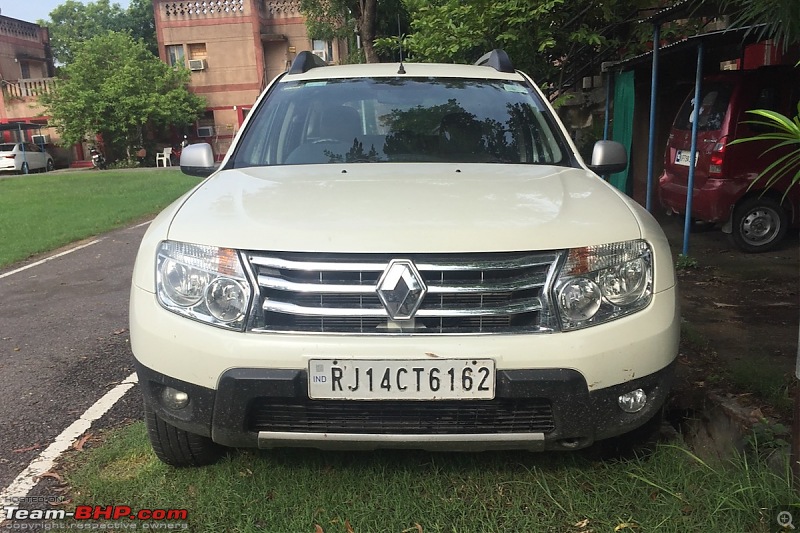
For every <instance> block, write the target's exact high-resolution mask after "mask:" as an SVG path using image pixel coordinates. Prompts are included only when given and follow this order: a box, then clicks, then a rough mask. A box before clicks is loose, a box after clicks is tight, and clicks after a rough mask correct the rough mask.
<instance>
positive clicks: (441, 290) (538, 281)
mask: <svg viewBox="0 0 800 533" xmlns="http://www.w3.org/2000/svg"><path fill="white" fill-rule="evenodd" d="M544 281H545V276H544V275H541V276H536V277H534V278H530V279H520V280H517V281H511V282H506V283H496V284H493V285H492V291H493V292H507V291H521V290H525V289H533V288H536V287H541V286H542V285H544ZM258 284H259V286H261V287H266V288H268V289H275V290H280V291H289V292H302V293H323V294H374V293H375V283H368V284H363V282H362V283H359V284H357V285H346V284H339V283H323V282H320V283H298V282H294V281H289V280H285V279H277V278H273V277H270V276H263V275H262V276H258ZM465 292H474V293H485V292H486V285H485V284H484V283H461V284H445V283H444V281H442V282H440V284H429V285H428V293H429V294H456V293H465Z"/></svg>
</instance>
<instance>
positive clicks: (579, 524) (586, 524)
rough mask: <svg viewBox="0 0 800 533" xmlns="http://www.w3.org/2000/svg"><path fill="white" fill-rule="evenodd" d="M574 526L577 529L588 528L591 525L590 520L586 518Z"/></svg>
mask: <svg viewBox="0 0 800 533" xmlns="http://www.w3.org/2000/svg"><path fill="white" fill-rule="evenodd" d="M572 525H573V526H575V527H586V526H588V525H589V519H588V518H584V519H583V520H581V521H580V522H576V523H575V524H572Z"/></svg>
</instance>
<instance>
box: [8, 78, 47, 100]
mask: <svg viewBox="0 0 800 533" xmlns="http://www.w3.org/2000/svg"><path fill="white" fill-rule="evenodd" d="M54 84H55V78H29V79H20V80H17V81H16V82H11V81H3V82H2V85H3V97H4V98H5V99H6V100H13V99H24V98H35V97H37V96H39V95H40V94H42V93H49V92H50V91H51V90H52V88H53V85H54Z"/></svg>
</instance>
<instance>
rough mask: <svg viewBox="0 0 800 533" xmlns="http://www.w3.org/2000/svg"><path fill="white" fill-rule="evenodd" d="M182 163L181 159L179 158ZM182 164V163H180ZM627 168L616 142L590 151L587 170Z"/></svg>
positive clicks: (602, 171) (622, 149)
mask: <svg viewBox="0 0 800 533" xmlns="http://www.w3.org/2000/svg"><path fill="white" fill-rule="evenodd" d="M181 162H183V158H181ZM181 164H183V163H181ZM627 166H628V152H627V150H625V147H624V146H622V144H620V143H618V142H616V141H597V142H596V143H594V149H593V150H592V164H591V165H589V169H590V170H592V171H593V172H595V173H597V174H599V175H601V176H602V175H604V174H614V173H616V172H622V171H623V170H625V168H626V167H627Z"/></svg>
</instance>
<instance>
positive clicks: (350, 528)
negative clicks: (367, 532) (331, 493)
mask: <svg viewBox="0 0 800 533" xmlns="http://www.w3.org/2000/svg"><path fill="white" fill-rule="evenodd" d="M344 529H345V530H346V531H347V533H356V532H355V531H353V526H351V525H350V520H348V519H346V518H345V520H344Z"/></svg>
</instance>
